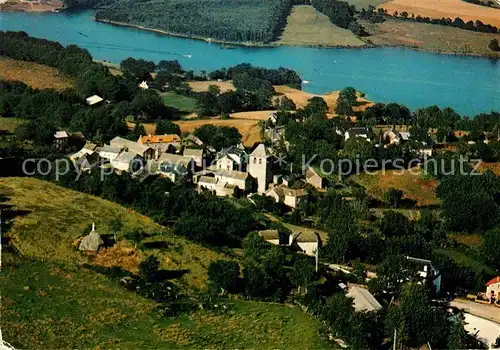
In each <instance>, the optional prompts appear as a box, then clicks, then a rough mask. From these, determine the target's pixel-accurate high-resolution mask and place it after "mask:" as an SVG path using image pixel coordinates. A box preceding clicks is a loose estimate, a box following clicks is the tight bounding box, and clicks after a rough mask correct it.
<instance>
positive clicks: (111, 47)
mask: <svg viewBox="0 0 500 350" xmlns="http://www.w3.org/2000/svg"><path fill="white" fill-rule="evenodd" d="M82 46H86V47H91V48H96V49H107V50H114V51H132V52H148V53H155V54H162V55H170V56H177V57H188V58H191V57H192V55H190V54H184V53H179V52H172V51H164V50H152V49H146V48H143V47H129V46H122V45H116V44H98V43H94V42H85V41H82Z"/></svg>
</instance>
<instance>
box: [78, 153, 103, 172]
mask: <svg viewBox="0 0 500 350" xmlns="http://www.w3.org/2000/svg"><path fill="white" fill-rule="evenodd" d="M72 161H73V164H74V166H75V168H76V169H78V170H79V171H81V172H87V171H90V170H92V169H93V168H95V167H97V166H100V165H101V164H102V163H103V159H102V158H101V157H99V153H97V152H92V153H85V154H83V155H81V156H80V157H78V158H75V159H74V160H73V159H72Z"/></svg>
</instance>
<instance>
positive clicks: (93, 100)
mask: <svg viewBox="0 0 500 350" xmlns="http://www.w3.org/2000/svg"><path fill="white" fill-rule="evenodd" d="M85 101H86V102H87V104H88V105H89V106H97V105H99V104H101V103H102V102H103V101H104V99H103V98H102V97H101V96H98V95H92V96H90V97H87V98H86V99H85Z"/></svg>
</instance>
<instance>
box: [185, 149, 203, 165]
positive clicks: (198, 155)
mask: <svg viewBox="0 0 500 350" xmlns="http://www.w3.org/2000/svg"><path fill="white" fill-rule="evenodd" d="M182 155H183V156H184V157H189V158H192V159H193V160H194V163H195V164H196V166H198V167H202V166H203V155H204V150H203V149H196V148H185V149H184V152H183V153H182Z"/></svg>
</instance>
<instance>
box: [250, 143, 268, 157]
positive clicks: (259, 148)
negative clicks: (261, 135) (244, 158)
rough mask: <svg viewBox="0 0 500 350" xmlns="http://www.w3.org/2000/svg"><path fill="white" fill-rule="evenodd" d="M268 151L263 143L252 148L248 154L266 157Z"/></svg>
mask: <svg viewBox="0 0 500 350" xmlns="http://www.w3.org/2000/svg"><path fill="white" fill-rule="evenodd" d="M269 155H270V153H269V151H268V150H267V149H266V146H264V144H263V143H261V144H260V145H258V146H257V148H256V149H254V150H253V152H252V154H250V156H251V157H256V158H267V156H269Z"/></svg>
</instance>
